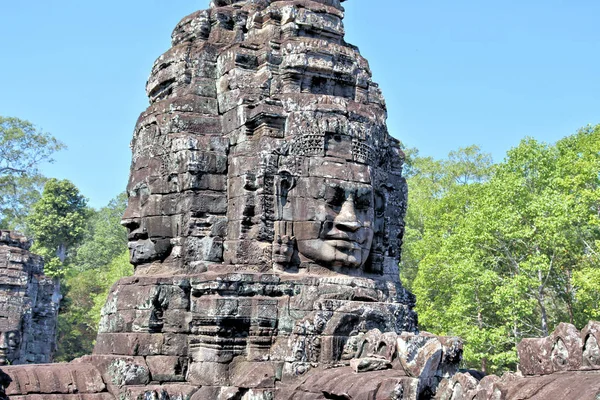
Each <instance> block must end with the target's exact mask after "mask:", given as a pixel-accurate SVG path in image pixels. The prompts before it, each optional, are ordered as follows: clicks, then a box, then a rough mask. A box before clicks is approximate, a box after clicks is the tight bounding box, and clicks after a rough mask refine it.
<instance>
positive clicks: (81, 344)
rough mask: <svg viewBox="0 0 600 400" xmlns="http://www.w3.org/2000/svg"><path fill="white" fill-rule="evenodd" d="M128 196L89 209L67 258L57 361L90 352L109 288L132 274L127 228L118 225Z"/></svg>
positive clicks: (118, 197) (121, 195)
mask: <svg viewBox="0 0 600 400" xmlns="http://www.w3.org/2000/svg"><path fill="white" fill-rule="evenodd" d="M126 205H127V196H126V194H125V193H122V194H120V195H119V196H117V197H116V198H114V199H112V200H111V201H110V202H109V204H108V205H107V206H105V207H102V208H101V209H100V210H97V211H95V210H92V211H90V214H91V216H90V218H89V219H88V223H87V225H86V227H85V234H84V235H83V240H82V242H81V244H79V245H78V246H77V247H76V248H75V250H74V251H72V252H71V253H74V254H75V255H74V256H73V257H70V260H69V261H70V262H69V264H68V266H67V268H66V274H65V277H64V279H63V283H64V287H63V292H64V293H65V296H64V301H63V303H62V305H61V313H60V314H59V328H58V337H59V340H58V350H57V353H56V355H55V359H56V360H57V361H70V360H72V359H73V358H75V357H79V356H81V355H84V354H89V353H90V352H91V351H92V349H93V345H94V341H95V339H96V334H97V329H98V323H99V321H100V310H101V308H102V306H104V303H105V302H106V298H107V296H108V292H109V289H110V287H111V286H112V285H113V284H114V283H115V282H116V281H118V280H119V279H120V278H122V277H125V276H129V275H131V274H133V266H132V265H131V264H130V263H129V251H128V249H127V231H126V229H125V228H124V227H122V226H121V225H120V222H121V217H122V215H123V213H124V211H125V207H126Z"/></svg>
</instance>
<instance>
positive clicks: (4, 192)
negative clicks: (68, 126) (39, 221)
mask: <svg viewBox="0 0 600 400" xmlns="http://www.w3.org/2000/svg"><path fill="white" fill-rule="evenodd" d="M64 147H65V146H64V145H63V144H62V143H61V142H59V141H58V140H56V139H55V138H54V137H53V136H51V135H50V134H48V133H45V132H42V131H40V130H38V129H37V128H35V126H34V125H33V124H31V123H30V122H28V121H25V120H21V119H18V118H12V117H2V116H0V227H2V228H15V227H19V228H23V224H24V218H25V215H26V214H27V212H28V210H29V207H31V205H32V204H33V203H34V202H35V201H37V200H38V199H39V196H40V195H39V192H40V189H41V187H42V186H43V184H44V181H45V178H44V177H43V176H42V175H41V174H40V172H39V169H38V167H39V165H40V164H41V163H42V162H52V161H53V160H52V158H51V156H52V154H53V153H54V152H56V151H58V150H61V149H63V148H64Z"/></svg>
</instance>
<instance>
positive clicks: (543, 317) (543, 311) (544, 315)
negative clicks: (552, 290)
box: [537, 268, 549, 337]
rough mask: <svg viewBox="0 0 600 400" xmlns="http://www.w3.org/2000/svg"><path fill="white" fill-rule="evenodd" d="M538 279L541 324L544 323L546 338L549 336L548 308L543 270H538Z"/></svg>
mask: <svg viewBox="0 0 600 400" xmlns="http://www.w3.org/2000/svg"><path fill="white" fill-rule="evenodd" d="M538 279H539V281H540V286H539V289H538V298H537V300H538V303H539V305H540V311H541V313H540V314H541V316H540V317H541V322H542V333H543V335H544V337H545V336H548V335H549V333H548V313H547V312H546V306H545V305H544V300H545V299H544V276H543V274H542V270H541V268H538Z"/></svg>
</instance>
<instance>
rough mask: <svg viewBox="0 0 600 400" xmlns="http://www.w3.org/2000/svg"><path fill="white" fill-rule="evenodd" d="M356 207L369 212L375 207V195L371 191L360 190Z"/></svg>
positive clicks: (355, 203) (356, 199)
mask: <svg viewBox="0 0 600 400" xmlns="http://www.w3.org/2000/svg"><path fill="white" fill-rule="evenodd" d="M354 207H356V208H357V209H360V210H368V209H370V208H372V207H373V193H372V192H371V191H370V190H359V191H358V193H357V194H356V198H355V199H354Z"/></svg>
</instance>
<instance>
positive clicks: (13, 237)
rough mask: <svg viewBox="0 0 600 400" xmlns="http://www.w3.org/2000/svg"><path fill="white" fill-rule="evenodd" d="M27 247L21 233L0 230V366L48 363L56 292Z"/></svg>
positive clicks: (38, 261)
mask: <svg viewBox="0 0 600 400" xmlns="http://www.w3.org/2000/svg"><path fill="white" fill-rule="evenodd" d="M30 246H31V242H30V241H29V240H27V238H25V237H24V236H22V235H21V234H19V233H16V232H11V231H0V260H1V261H0V365H7V364H12V365H14V364H41V363H49V362H51V361H52V355H53V352H54V348H55V342H56V316H57V312H58V296H57V290H58V289H57V287H56V285H55V284H54V282H53V281H52V279H50V278H48V277H46V276H44V266H43V263H42V259H41V257H39V256H36V255H34V254H31V253H30V252H29V248H30Z"/></svg>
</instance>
